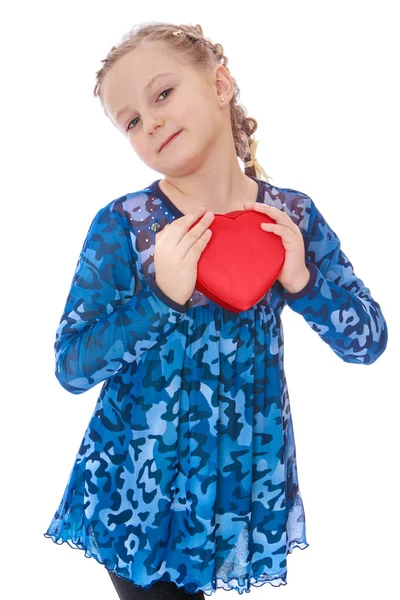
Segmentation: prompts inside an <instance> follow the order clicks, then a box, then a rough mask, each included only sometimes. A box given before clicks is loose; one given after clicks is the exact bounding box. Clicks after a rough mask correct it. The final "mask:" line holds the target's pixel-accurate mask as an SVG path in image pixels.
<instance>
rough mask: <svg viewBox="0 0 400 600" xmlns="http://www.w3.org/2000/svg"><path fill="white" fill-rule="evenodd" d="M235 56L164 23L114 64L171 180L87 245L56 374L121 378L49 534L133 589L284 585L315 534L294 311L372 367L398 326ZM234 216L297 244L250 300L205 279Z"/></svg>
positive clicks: (145, 148) (74, 389) (105, 75)
mask: <svg viewBox="0 0 400 600" xmlns="http://www.w3.org/2000/svg"><path fill="white" fill-rule="evenodd" d="M227 62H228V61H227V59H226V57H225V56H224V55H223V48H222V46H221V45H220V44H215V45H214V44H212V43H211V42H210V41H209V40H208V39H207V38H205V37H204V36H203V32H202V28H201V27H200V26H199V25H196V27H192V26H179V27H177V26H174V25H172V24H169V23H147V24H142V25H141V26H140V27H137V28H136V29H133V30H131V32H130V33H129V34H128V35H127V36H126V38H125V39H124V40H123V41H122V43H121V44H120V46H119V47H118V48H115V47H114V48H113V50H112V51H111V52H110V54H109V55H108V57H107V58H106V59H105V61H104V63H105V64H104V66H103V67H102V69H101V70H100V71H98V73H97V84H96V88H95V95H96V96H99V97H100V100H101V103H102V107H103V109H104V112H105V114H106V115H107V117H108V118H109V119H110V120H111V122H112V123H113V124H114V125H115V126H116V127H117V128H118V129H119V130H120V131H121V133H122V134H123V135H124V136H126V137H127V139H128V140H129V143H130V144H131V145H132V147H133V150H134V151H135V152H136V154H137V155H138V156H139V158H141V159H142V161H143V162H144V163H145V164H146V165H148V166H149V167H151V168H152V169H154V170H155V171H157V172H160V173H163V174H164V178H163V179H159V180H156V181H154V182H153V183H151V184H150V185H148V186H147V187H145V188H143V189H140V190H138V191H135V192H130V193H128V194H126V195H124V196H122V197H120V198H117V199H115V200H113V201H112V202H110V203H109V204H107V205H106V206H104V207H103V208H100V209H99V211H98V212H97V214H96V215H95V217H94V219H93V221H92V223H91V225H90V227H89V231H88V234H87V237H86V239H85V242H84V244H83V248H82V251H81V253H80V256H79V260H78V263H77V266H76V269H75V273H74V276H73V280H72V284H71V288H70V291H69V295H68V298H67V301H66V305H65V309H64V313H63V315H62V317H61V321H60V325H59V327H58V330H57V334H56V341H55V346H54V347H55V355H56V371H55V374H56V376H57V378H58V380H59V382H60V384H61V385H62V386H63V387H64V388H65V389H66V390H67V391H69V392H71V393H72V394H82V393H84V392H85V391H86V390H89V389H90V388H92V387H94V386H96V385H97V384H98V383H100V382H102V387H101V391H100V395H99V398H98V400H97V404H96V406H95V409H94V412H93V416H92V418H91V420H90V422H89V424H88V428H87V430H86V432H85V435H84V438H83V440H82V444H81V447H80V449H79V452H78V454H77V457H76V460H75V463H74V466H73V468H72V471H71V474H70V478H69V481H68V484H67V487H66V489H65V492H64V495H63V498H62V501H61V503H60V505H59V507H58V510H57V512H56V513H55V515H54V517H53V519H52V521H51V523H50V526H49V528H48V530H47V532H46V533H45V534H44V535H45V536H46V537H50V538H52V539H53V541H54V542H56V543H63V542H68V543H69V544H70V545H71V546H72V547H74V548H80V549H82V550H84V551H85V556H87V557H94V558H96V560H97V561H98V562H99V563H101V564H102V565H104V566H105V567H106V569H107V570H108V573H109V574H110V577H111V579H112V582H113V583H114V585H115V588H116V590H117V593H118V595H119V597H120V598H123V599H127V598H133V599H141V598H143V599H150V598H175V599H177V598H196V599H200V598H204V594H206V595H208V596H209V595H211V594H212V593H213V592H215V591H216V590H217V589H218V588H223V589H225V590H231V589H235V590H237V592H239V593H243V592H244V591H249V590H250V587H251V586H260V585H263V584H265V583H270V584H271V585H273V586H279V585H285V584H286V583H287V582H286V577H287V565H286V557H287V555H288V554H289V553H291V552H292V551H293V549H294V548H300V549H304V548H306V547H307V546H308V542H307V539H306V528H305V514H304V508H303V503H302V498H301V493H300V489H299V482H298V476H297V466H296V451H295V441H294V434H293V424H292V418H291V411H290V405H289V396H288V389H287V383H286V378H285V373H284V368H283V332H282V327H281V313H282V310H283V308H284V307H285V305H286V304H287V305H288V306H289V307H290V308H291V309H292V310H294V311H296V312H297V313H298V314H299V315H301V316H302V317H303V318H304V319H305V320H306V322H307V323H308V324H309V325H310V327H312V329H313V330H314V331H315V332H316V333H317V334H318V335H319V336H320V338H321V340H322V341H323V342H325V343H326V344H328V345H329V346H330V348H331V349H332V351H333V352H334V353H335V354H336V355H337V356H338V357H339V358H341V359H342V360H343V361H345V362H348V363H359V364H360V363H361V364H364V365H370V364H372V363H373V362H375V361H376V360H377V359H378V357H379V356H380V355H381V354H382V353H383V352H384V350H385V348H386V344H387V339H388V333H387V325H386V322H385V319H384V317H383V315H382V312H381V309H380V306H379V304H378V303H377V302H376V301H375V300H374V299H373V298H372V296H371V293H370V290H369V289H368V288H367V287H366V286H365V285H364V283H363V282H362V281H361V279H359V278H358V277H357V276H356V275H355V273H354V270H353V267H352V264H351V262H350V261H349V259H348V258H347V256H346V255H345V254H344V253H343V251H342V250H341V247H340V240H339V238H338V236H337V235H336V233H335V232H334V231H333V230H332V229H331V228H330V227H329V225H328V223H327V222H326V221H325V219H324V218H323V216H322V215H321V213H320V212H319V210H318V209H317V207H316V205H315V203H314V202H313V201H312V200H311V198H310V197H309V196H307V195H306V194H305V193H302V192H299V191H296V190H293V189H287V188H278V187H276V186H272V185H271V184H270V183H269V182H268V176H267V175H266V174H265V172H264V171H263V170H262V169H261V167H260V166H259V165H258V163H257V160H256V158H255V147H256V142H255V141H254V138H252V137H251V136H252V134H253V133H254V132H255V130H256V128H257V122H256V121H255V120H254V119H250V118H247V117H246V111H245V110H244V109H243V107H242V106H240V105H239V104H238V93H239V89H238V87H237V85H236V82H235V80H234V79H233V78H232V76H231V75H230V73H229V69H228V68H227ZM171 136H174V137H171ZM238 157H239V158H240V159H241V160H242V161H243V162H244V166H245V172H243V171H242V170H241V168H240V165H239V163H238V160H237V159H238ZM262 174H264V178H265V181H263V180H261V175H262ZM234 210H256V211H259V212H261V213H263V214H265V215H268V216H269V217H271V218H272V219H273V220H274V221H275V223H271V224H269V225H266V226H262V227H263V229H265V231H266V232H267V231H269V232H273V233H275V234H276V235H278V236H280V237H281V239H282V243H283V246H284V249H285V262H284V264H283V267H282V270H281V271H280V274H279V276H278V278H277V280H276V281H275V283H274V284H273V286H272V287H271V288H270V289H269V290H268V292H267V293H266V294H265V295H264V296H263V297H262V298H261V300H260V301H259V302H257V303H256V304H255V305H254V306H252V307H251V308H250V309H248V310H245V311H242V312H240V313H234V312H231V311H229V310H226V309H225V308H222V307H221V306H219V305H218V304H216V303H214V302H213V301H211V300H209V299H208V298H207V297H206V296H205V295H203V294H202V293H200V292H199V291H198V290H196V289H195V284H196V276H197V264H198V261H199V258H200V256H201V254H202V252H203V251H204V249H205V248H206V247H207V244H208V242H209V240H210V239H211V236H210V233H209V230H208V228H209V226H210V224H211V223H212V220H213V218H214V215H215V214H216V213H219V214H226V213H228V212H231V211H234ZM200 217H201V219H200V221H199V222H198V224H196V225H195V226H194V227H193V228H191V226H192V225H193V224H194V223H195V221H197V220H198V219H199V218H200ZM265 260H266V262H267V260H268V257H265Z"/></svg>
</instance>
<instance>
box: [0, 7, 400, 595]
mask: <svg viewBox="0 0 400 600" xmlns="http://www.w3.org/2000/svg"><path fill="white" fill-rule="evenodd" d="M396 4H397V3H396V2H389V1H382V0H381V1H380V2H379V3H378V2H365V1H364V2H361V1H351V0H347V1H338V0H335V2H318V1H313V2H311V1H304V0H302V1H301V2H297V1H293V2H287V1H286V2H283V1H281V2H272V1H265V0H264V1H258V2H257V1H253V2H251V3H248V2H247V3H243V2H240V3H238V4H237V5H236V6H235V4H234V3H232V2H222V1H221V0H220V1H219V2H205V1H202V2H200V3H195V2H192V3H188V2H159V1H157V0H153V2H151V3H150V2H144V3H138V2H127V1H125V2H111V1H110V2H101V1H98V0H97V1H96V2H94V1H91V2H88V1H86V2H83V1H80V2H78V1H76V0H75V1H71V0H70V1H69V2H65V3H61V2H43V1H42V2H38V1H35V2H16V3H8V5H6V6H4V7H3V8H2V15H1V19H0V20H1V32H0V33H1V35H0V39H1V57H2V60H1V63H2V66H1V80H2V91H1V145H2V161H1V163H2V176H1V187H2V188H3V189H2V193H1V200H2V205H1V206H2V221H1V222H2V235H1V241H2V246H3V257H4V258H3V262H2V275H3V293H2V305H3V308H2V310H3V319H2V339H3V344H2V348H3V360H2V365H3V390H2V406H3V418H2V421H1V423H2V435H1V443H2V471H3V474H4V477H3V481H2V494H1V503H2V511H1V516H2V538H3V539H2V554H3V558H2V561H1V562H2V573H3V575H2V578H1V581H0V593H1V595H2V597H4V598H16V599H17V598H28V597H29V598H31V597H33V596H35V597H36V596H37V597H40V598H41V600H47V599H49V600H50V599H51V600H53V599H55V598H57V600H63V599H68V598H74V599H76V600H84V599H88V598H96V599H97V600H106V599H112V598H116V592H115V591H114V588H113V586H112V583H111V580H110V579H109V577H108V574H107V573H106V571H105V569H104V568H103V567H102V565H100V564H99V563H97V561H96V560H95V559H87V558H86V557H85V556H84V552H83V551H82V550H77V549H72V548H71V547H69V546H68V545H67V544H66V543H65V544H63V545H62V546H57V545H56V544H54V543H53V542H52V540H50V539H47V538H45V537H44V536H43V532H45V531H46V529H47V526H48V525H49V523H50V521H51V519H52V517H53V514H54V513H55V511H56V508H57V507H58V504H59V502H60V500H61V497H62V494H63V491H64V487H65V485H66V483H67V479H68V476H69V473H70V470H71V468H72V465H73V462H74V460H75V455H76V453H77V451H78V449H79V446H80V442H81V439H82V437H83V435H84V432H85V429H86V426H87V424H88V421H89V418H90V416H91V415H92V412H93V409H94V405H95V402H96V400H97V397H98V394H99V393H100V388H101V386H100V385H99V386H97V387H95V388H93V389H91V390H89V391H87V392H86V393H85V394H84V395H77V396H74V395H72V394H70V393H68V392H67V391H65V390H64V389H63V388H62V387H61V386H60V385H59V383H58V382H57V380H56V378H55V376H54V353H53V343H54V338H55V331H56V328H57V326H58V323H59V320H60V318H61V314H62V311H63V308H64V304H65V301H66V296H67V294H68V291H69V286H70V283H71V279H72V275H73V272H74V269H75V266H76V262H77V259H78V256H79V252H80V249H81V247H82V244H83V241H84V238H85V235H86V233H87V230H88V227H89V225H90V223H91V220H92V219H93V217H94V215H95V214H96V212H97V211H98V210H99V208H101V207H103V206H105V205H106V204H108V203H109V202H110V201H111V200H113V199H115V198H117V197H119V196H121V195H123V194H125V193H128V192H134V191H137V190H139V189H142V188H143V187H145V186H146V185H148V184H149V183H151V182H152V181H154V180H155V179H160V178H162V174H160V173H155V172H153V171H151V170H149V169H148V168H147V167H146V166H144V165H143V164H141V163H140V162H139V159H138V158H137V157H136V155H135V154H134V152H133V150H132V148H131V147H130V146H129V143H128V141H127V139H126V138H125V137H124V136H123V135H122V134H121V133H120V132H118V131H117V129H116V128H114V127H113V125H112V124H111V122H110V121H109V120H108V119H107V118H106V117H105V116H104V114H103V112H102V109H101V107H100V101H99V99H97V98H94V96H93V88H94V85H95V72H96V71H97V70H98V69H99V68H100V67H101V64H102V63H101V62H100V61H101V59H103V58H105V56H106V54H107V52H108V51H109V49H110V48H111V46H112V45H114V44H117V43H118V42H119V40H120V38H121V37H122V35H123V34H124V33H125V32H126V31H128V30H129V29H130V28H131V27H132V26H133V25H134V24H135V23H140V22H144V21H152V20H156V21H163V20H166V21H168V22H171V23H175V24H184V23H190V24H192V25H195V24H197V23H199V24H201V26H202V27H203V30H204V33H205V35H206V36H207V37H209V38H210V39H211V40H212V41H213V43H217V42H219V43H221V44H222V45H223V48H224V53H225V55H226V56H227V57H228V58H229V63H228V64H229V68H230V71H231V73H232V75H233V76H234V77H235V79H236V80H237V83H238V85H239V88H240V91H241V96H240V99H241V103H242V104H243V105H244V106H245V107H246V109H247V113H248V116H253V117H255V118H256V119H257V120H258V123H259V127H258V130H257V132H256V139H258V140H260V143H259V145H258V154H257V158H258V160H259V161H260V163H261V165H262V166H263V167H264V168H265V170H266V171H267V173H268V174H269V175H270V176H271V177H272V180H271V182H272V183H273V184H274V185H276V186H280V187H287V188H292V189H297V190H299V191H302V192H304V193H306V194H308V195H309V196H311V198H312V199H313V200H314V202H315V204H316V206H317V207H318V208H319V210H320V211H321V213H322V214H323V215H324V217H325V218H326V220H327V222H328V223H329V225H330V226H331V227H332V228H333V229H334V231H335V232H336V233H337V234H338V235H339V237H340V240H341V244H342V249H343V251H344V252H345V253H346V255H347V256H348V257H349V259H350V261H351V262H352V264H353V267H354V270H355V273H356V275H357V276H358V277H360V278H361V279H362V280H363V282H364V283H365V284H366V285H367V287H369V289H370V290H371V293H372V296H373V297H374V299H375V300H377V301H378V302H379V304H380V305H381V308H382V311H383V314H384V316H385V318H386V321H387V324H388V330H389V343H388V346H387V349H386V351H385V352H384V354H383V355H382V356H381V357H380V358H379V359H378V361H377V362H376V363H374V364H373V365H370V366H365V365H358V364H346V363H345V362H343V361H341V360H340V358H339V357H338V356H336V355H335V354H334V353H333V351H332V350H331V349H330V347H329V346H328V345H327V344H325V343H324V342H323V341H322V340H321V339H320V338H319V336H318V334H317V333H316V332H314V331H313V330H312V329H311V327H310V326H309V325H308V324H307V323H306V321H305V320H304V319H303V318H302V317H301V316H300V315H298V314H296V313H295V312H293V311H292V310H291V309H290V308H289V307H286V308H285V310H284V312H283V315H282V320H283V325H284V335H285V369H286V375H287V379H288V385H289V393H290V399H291V407H292V415H293V422H294V429H295V440H296V447H297V460H298V468H299V483H300V489H301V492H302V496H303V501H304V505H305V511H306V522H307V538H308V542H309V544H310V546H309V547H308V548H307V549H305V550H303V551H301V550H299V549H295V550H294V551H293V554H291V555H289V556H288V578H287V581H288V585H286V586H281V587H280V588H277V589H275V588H274V589H272V587H271V586H270V585H269V584H265V585H264V586H262V587H259V588H256V587H253V588H252V591H251V594H252V597H254V598H264V597H267V596H271V598H272V596H274V597H276V598H278V596H279V598H285V599H294V600H298V598H305V597H307V598H318V599H321V598H324V600H328V599H331V598H336V597H337V596H339V595H340V596H342V595H344V596H345V597H346V598H347V597H349V598H350V597H353V596H355V595H357V597H366V596H367V597H371V598H372V597H376V596H378V595H379V596H378V597H380V598H385V600H391V599H394V598H398V597H399V583H398V577H397V566H398V559H399V552H398V543H399V537H400V536H399V518H398V517H399V515H398V505H399V493H398V491H399V487H398V464H399V460H398V459H399V454H398V444H397V441H398V439H399V435H398V421H399V416H400V415H399V408H398V406H399V396H400V394H399V390H398V385H397V377H396V371H395V367H397V363H398V359H399V350H398V346H397V345H396V342H397V339H398V336H399V333H400V332H399V326H398V319H397V318H396V313H395V311H396V309H397V304H398V298H399V294H398V292H399V285H398V281H399V269H398V260H399V249H398V248H399V235H400V234H399V226H398V216H399V209H398V207H399V184H398V179H399V145H398V144H399V142H398V140H399V134H400V131H399V116H398V115H399V110H398V107H399V105H400V98H399V89H398V85H399V63H398V56H399V52H400V48H399V45H400V44H399V34H398V25H399V21H398V19H397V18H395V8H396ZM396 56H397V59H396ZM396 359H397V360H396ZM395 361H396V362H395ZM7 588H9V591H8V593H6V590H7ZM223 594H224V592H223V590H219V591H218V592H217V596H218V597H222V596H223ZM229 598H230V600H231V599H232V600H233V598H236V592H232V596H231V595H230V596H229Z"/></svg>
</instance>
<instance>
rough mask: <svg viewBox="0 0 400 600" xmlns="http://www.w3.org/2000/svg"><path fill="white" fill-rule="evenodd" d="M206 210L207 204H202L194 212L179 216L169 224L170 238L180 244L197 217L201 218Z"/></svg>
mask: <svg viewBox="0 0 400 600" xmlns="http://www.w3.org/2000/svg"><path fill="white" fill-rule="evenodd" d="M206 210H207V208H206V207H205V206H200V207H199V208H198V209H197V210H195V211H194V212H191V213H187V214H186V215H183V216H182V217H179V219H176V220H175V221H173V222H171V223H168V225H170V228H169V230H168V239H169V238H170V237H171V238H172V239H173V241H174V242H175V243H176V245H178V244H179V243H180V242H181V241H182V239H183V237H184V236H185V235H186V233H187V232H188V230H189V228H190V226H191V225H193V223H195V222H196V221H197V219H199V218H200V217H201V216H202V215H203V214H204V213H205V212H206Z"/></svg>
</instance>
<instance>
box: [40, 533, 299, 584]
mask: <svg viewBox="0 0 400 600" xmlns="http://www.w3.org/2000/svg"><path fill="white" fill-rule="evenodd" d="M43 535H44V537H45V538H50V539H51V540H53V542H54V543H56V544H58V545H61V544H63V543H64V542H66V543H67V544H68V545H69V546H70V547H71V548H73V549H75V550H83V551H84V553H85V557H86V558H94V559H95V560H96V561H97V562H98V563H99V564H101V565H102V566H104V567H105V568H106V569H107V570H109V571H112V572H113V573H115V574H116V575H118V577H121V578H122V579H126V580H127V581H129V583H131V584H132V585H133V586H135V587H140V588H141V589H144V590H147V589H148V588H150V587H151V586H152V585H153V584H154V583H157V581H171V580H167V579H165V578H162V577H161V578H160V579H157V580H155V579H152V580H151V582H150V583H149V585H137V584H136V583H133V581H131V580H130V579H127V578H126V577H124V576H123V575H121V574H120V573H119V572H118V569H117V568H116V567H115V565H113V566H112V565H109V564H106V562H105V561H103V560H101V559H100V558H98V557H97V556H96V555H95V554H92V553H91V552H90V551H89V550H88V549H87V548H86V547H85V546H84V544H83V543H82V542H79V541H78V542H73V541H72V540H70V539H67V540H64V539H62V538H60V537H58V538H57V537H56V536H55V535H52V534H49V533H47V532H46V533H44V534H43ZM308 546H309V544H308V542H307V541H303V540H292V541H291V542H290V544H289V548H288V552H287V554H291V553H292V552H293V550H294V549H295V548H299V549H300V550H305V549H306V548H308ZM286 577H287V570H285V571H284V572H283V573H282V574H281V575H276V576H272V575H269V574H266V573H258V574H256V575H248V576H247V577H241V578H240V581H239V580H238V579H235V578H232V579H229V580H228V581H226V580H225V579H222V578H221V577H215V578H213V580H212V582H211V583H212V587H207V588H205V587H198V588H197V589H195V590H193V589H191V590H190V591H189V590H187V589H186V588H185V586H184V585H180V584H179V583H178V582H177V581H174V580H172V581H173V583H175V585H176V586H177V587H178V588H185V590H186V591H187V592H189V593H190V594H196V593H197V592H200V591H201V592H203V593H204V594H205V595H206V596H211V595H212V594H213V593H215V592H216V591H217V590H218V589H223V590H225V591H228V592H230V591H234V590H235V591H236V592H238V593H239V594H243V593H244V592H246V593H249V592H250V591H251V587H260V586H262V585H265V584H266V583H269V584H271V585H272V586H274V587H279V586H281V585H287V581H286Z"/></svg>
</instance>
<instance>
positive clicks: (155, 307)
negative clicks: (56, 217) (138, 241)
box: [54, 200, 187, 394]
mask: <svg viewBox="0 0 400 600" xmlns="http://www.w3.org/2000/svg"><path fill="white" fill-rule="evenodd" d="M116 203H117V200H115V201H114V202H112V203H110V204H108V205H107V206H106V207H104V208H102V209H100V210H99V211H98V213H97V214H96V216H95V217H94V219H93V221H92V223H91V225H90V227H89V231H88V234H87V236H86V239H85V241H84V244H83V247H82V250H81V252H80V255H79V259H78V263H77V266H76V268H75V272H74V275H73V279H72V284H71V287H70V291H69V295H68V298H67V301H66V305H65V308H64V312H63V315H62V317H61V321H60V324H59V326H58V329H57V332H56V341H55V343H54V350H55V359H56V369H55V375H56V377H57V379H58V381H59V383H60V384H61V385H62V386H63V387H64V388H65V389H66V390H67V391H69V392H71V393H72V394H81V393H83V392H85V391H86V390H88V389H90V388H92V387H94V386H95V385H97V384H98V383H99V382H100V381H103V380H106V379H108V378H110V377H112V376H113V375H114V374H115V373H117V372H118V371H119V370H120V369H122V368H123V367H125V366H126V365H128V364H129V363H132V362H134V361H137V360H138V359H139V358H141V357H142V355H143V353H145V352H146V351H147V350H149V349H150V348H152V347H153V346H154V345H155V344H157V343H158V342H159V341H160V340H162V339H164V338H165V336H167V335H169V334H170V333H171V332H172V331H174V329H175V328H176V327H177V325H178V323H179V322H180V320H181V319H182V317H183V316H184V315H185V312H186V310H187V305H180V304H177V303H176V302H174V301H173V300H172V299H170V298H168V297H167V296H166V295H165V294H163V292H162V291H161V290H160V289H159V288H158V286H157V284H156V282H155V281H154V279H151V278H150V279H149V281H148V285H144V286H143V287H141V289H140V290H139V291H137V292H136V293H135V281H136V259H135V252H134V250H133V245H132V241H131V237H130V235H131V231H130V227H129V224H128V221H127V219H126V217H125V216H124V211H123V209H122V208H121V203H120V204H119V205H117V204H116Z"/></svg>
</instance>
